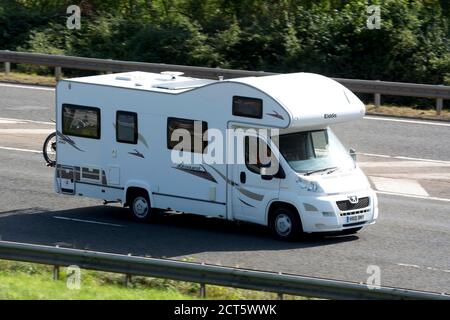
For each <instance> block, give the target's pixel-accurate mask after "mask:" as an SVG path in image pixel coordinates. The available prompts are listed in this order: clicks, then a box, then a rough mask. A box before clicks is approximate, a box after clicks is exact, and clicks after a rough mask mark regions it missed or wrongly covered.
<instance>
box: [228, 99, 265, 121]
mask: <svg viewBox="0 0 450 320" xmlns="http://www.w3.org/2000/svg"><path fill="white" fill-rule="evenodd" d="M262 105H263V103H262V100H261V99H256V98H246V97H237V96H234V97H233V115H234V116H239V117H247V118H256V119H262V116H263V110H262V109H263V107H262Z"/></svg>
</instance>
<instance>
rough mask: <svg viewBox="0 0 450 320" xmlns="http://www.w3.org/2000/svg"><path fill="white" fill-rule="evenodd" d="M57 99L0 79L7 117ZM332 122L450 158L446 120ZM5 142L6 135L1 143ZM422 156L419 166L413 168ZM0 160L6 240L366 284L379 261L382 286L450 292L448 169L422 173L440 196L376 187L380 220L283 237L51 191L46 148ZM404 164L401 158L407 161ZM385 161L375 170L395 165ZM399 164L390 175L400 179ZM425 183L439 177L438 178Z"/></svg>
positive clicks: (39, 115)
mask: <svg viewBox="0 0 450 320" xmlns="http://www.w3.org/2000/svg"><path fill="white" fill-rule="evenodd" d="M4 97H5V98H4ZM53 101H54V92H52V91H42V90H30V89H20V88H11V87H2V86H1V85H0V118H20V119H28V120H37V121H48V120H49V119H51V118H53V103H54V102H53ZM335 131H336V133H337V135H338V136H339V137H340V138H341V139H342V140H343V141H344V143H346V144H347V145H348V146H353V147H355V148H356V149H357V150H358V151H359V152H362V153H373V154H377V155H390V156H393V157H395V156H406V157H412V158H425V159H434V160H442V161H449V160H450V147H449V144H448V141H450V127H449V126H442V125H434V124H432V123H430V124H422V123H410V122H397V121H395V122H393V121H384V120H371V119H367V120H361V121H358V122H354V123H351V124H345V125H339V126H336V128H335ZM355 132H357V134H354V133H355ZM43 136H45V135H43ZM24 139H25V138H24ZM38 140H39V139H38ZM27 141H28V140H27ZM27 141H24V142H23V144H24V146H26V144H27V143H29V144H30V146H28V147H29V148H32V149H39V148H40V146H39V145H37V143H38V142H35V141H31V142H27ZM7 142H8V141H6V140H2V138H1V137H0V146H1V145H2V144H3V143H7ZM394 160H395V161H400V160H399V159H394V158H392V159H390V160H389V161H391V162H389V163H387V162H386V164H385V166H390V167H393V165H392V161H394ZM361 161H363V162H365V163H366V164H367V165H370V166H369V167H367V168H368V170H375V169H376V168H378V167H377V165H378V164H379V163H378V162H380V161H385V159H384V158H377V157H375V158H371V157H370V156H369V157H364V156H361ZM416 162H417V163H419V164H421V165H419V166H417V167H416V166H415V165H416ZM0 163H1V166H0V192H1V195H0V236H1V238H2V239H3V240H9V241H18V242H28V243H37V244H50V245H55V244H59V245H61V246H68V247H75V248H87V249H91V250H99V251H106V252H115V253H124V254H128V253H132V254H136V255H146V256H154V257H167V258H173V259H183V258H187V257H189V258H191V259H194V260H196V261H204V262H208V263H213V264H221V265H228V266H239V267H246V268H251V269H263V270H272V271H277V272H280V271H281V272H287V273H294V274H300V275H308V276H316V277H321V278H331V279H340V280H349V281H356V282H363V283H364V282H366V280H367V278H368V276H369V274H367V272H366V271H367V268H368V266H369V265H377V266H379V267H380V269H381V284H382V285H384V286H394V287H403V288H412V289H422V290H431V291H437V292H450V246H449V244H450V202H448V201H444V200H445V199H448V198H450V196H448V189H450V184H449V182H448V180H447V179H446V178H441V179H440V180H438V179H437V180H436V181H439V183H440V188H439V190H434V189H433V188H432V187H431V186H430V187H428V185H427V184H426V182H427V181H422V180H417V181H418V183H420V185H422V186H423V187H424V188H425V189H426V190H427V191H428V193H429V194H430V196H436V197H440V198H441V199H442V200H435V199H432V198H428V197H414V196H399V195H388V194H379V202H380V218H379V220H378V222H377V224H376V225H374V226H371V227H369V228H367V229H366V230H363V231H362V232H361V233H359V234H357V235H356V236H349V237H334V238H312V239H309V240H306V241H302V242H298V243H283V242H278V241H275V240H272V239H271V238H270V237H269V236H268V232H267V230H266V229H265V228H262V227H259V226H253V225H246V224H244V225H240V226H238V225H236V224H233V223H228V222H224V221H219V220H215V219H206V218H202V217H195V216H192V215H175V214H172V215H167V216H164V217H162V218H161V219H159V221H157V223H155V224H151V225H144V224H139V223H136V222H134V221H133V220H131V219H130V217H129V215H128V210H126V209H123V208H120V207H116V206H101V205H99V202H98V201H95V200H89V199H84V198H73V197H68V196H60V195H56V194H54V193H53V187H52V175H53V170H52V169H50V168H47V167H45V165H44V164H43V160H42V156H41V155H40V154H35V153H32V152H23V151H12V150H5V149H0ZM409 163H410V164H411V165H410V166H407V167H406V168H401V169H403V171H402V172H406V173H409V172H412V171H414V174H416V175H417V176H418V173H420V172H423V171H424V169H423V168H424V167H423V166H422V165H423V163H424V162H418V161H411V162H409ZM374 164H375V166H374ZM397 164H399V165H401V166H403V162H402V161H400V162H398V163H397ZM381 165H383V164H381ZM405 165H407V164H405ZM380 168H381V169H380V171H379V172H375V173H374V175H377V176H381V175H382V174H385V173H386V172H387V170H388V169H386V168H385V167H383V166H381V167H380ZM438 169H439V170H440V171H437V172H438V173H437V174H436V175H437V176H439V175H442V176H445V175H446V174H447V175H448V173H449V167H448V166H445V165H444V166H443V167H439V168H438ZM390 170H391V169H390ZM427 170H431V169H430V168H427ZM433 170H437V169H436V168H433ZM385 171H386V172H385ZM371 172H372V171H371ZM402 172H400V171H395V172H393V173H392V172H391V171H389V174H391V177H393V178H394V179H395V181H398V180H399V179H400V178H398V177H399V175H400V174H402ZM371 175H372V173H371ZM437 178H439V177H437ZM417 179H419V178H417ZM400 180H401V179H400ZM428 183H430V184H431V183H433V185H434V180H433V181H431V180H430V181H428ZM434 193H436V194H434ZM80 220H81V221H80Z"/></svg>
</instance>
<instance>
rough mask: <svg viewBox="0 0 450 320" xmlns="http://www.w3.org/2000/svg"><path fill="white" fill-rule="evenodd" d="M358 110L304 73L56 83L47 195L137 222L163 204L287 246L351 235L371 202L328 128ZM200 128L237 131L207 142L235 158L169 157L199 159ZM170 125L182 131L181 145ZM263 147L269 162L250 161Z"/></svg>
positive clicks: (334, 87)
mask: <svg viewBox="0 0 450 320" xmlns="http://www.w3.org/2000/svg"><path fill="white" fill-rule="evenodd" d="M364 114H365V107H364V104H363V103H362V102H361V101H360V100H359V99H358V98H357V97H356V96H355V95H354V94H353V93H352V92H350V91H349V90H348V89H347V88H345V87H344V86H342V85H341V84H339V83H337V82H335V81H334V80H332V79H329V78H327V77H324V76H320V75H316V74H309V73H294V74H284V75H275V76H266V77H249V78H239V79H231V80H217V81H214V80H206V79H195V78H189V77H184V76H182V74H180V73H168V72H165V73H162V74H154V73H144V72H130V73H120V74H109V75H99V76H91V77H81V78H75V79H67V80H62V81H60V82H59V83H58V85H57V88H56V119H57V121H56V128H57V137H56V139H57V147H56V149H57V153H56V166H55V168H56V170H55V178H54V186H55V191H56V192H58V193H62V194H67V195H74V196H84V197H90V198H96V199H100V200H104V201H106V202H118V203H122V204H123V205H124V206H129V207H130V211H131V212H132V214H133V215H134V217H135V218H136V219H137V220H140V221H146V220H150V219H152V218H153V217H154V216H155V215H156V214H157V212H158V210H157V209H171V210H175V211H180V212H186V213H194V214H199V215H204V216H209V217H217V218H220V219H227V220H235V221H246V222H252V223H256V224H261V225H265V226H268V227H269V228H270V229H271V230H272V231H273V234H274V236H275V237H277V238H279V239H285V240H292V239H295V238H297V237H298V236H299V235H301V234H303V233H314V232H320V233H324V232H333V233H336V232H341V233H345V234H351V233H355V232H357V231H358V230H360V229H361V228H363V227H366V226H368V225H371V224H373V223H375V221H376V219H377V216H378V204H377V198H376V194H375V192H374V191H373V190H372V189H371V187H370V184H369V182H368V180H367V178H366V177H365V175H364V174H363V172H362V171H361V170H360V168H359V167H358V165H357V163H356V159H355V156H354V152H353V153H352V152H349V151H348V150H346V149H345V148H344V147H343V145H342V144H341V143H340V142H339V140H338V138H337V137H336V136H335V135H334V134H333V132H332V131H331V130H330V128H329V125H331V124H335V123H340V122H346V121H353V120H357V119H361V118H362V117H363V116H364ZM208 128H214V130H216V132H217V131H219V132H222V133H223V136H224V137H225V136H227V132H229V131H232V132H233V131H237V130H239V131H240V132H243V134H236V135H233V138H232V139H233V141H232V142H233V143H232V146H233V147H232V148H231V149H230V148H228V147H227V146H229V145H230V144H229V143H230V141H227V143H225V144H222V145H221V146H220V147H217V145H216V146H215V148H216V149H217V150H216V151H220V152H222V154H223V155H224V156H225V158H226V157H227V156H228V153H230V152H233V153H234V154H242V155H243V161H237V162H232V163H227V162H225V163H209V162H202V160H200V161H199V162H195V163H186V162H179V163H177V162H174V161H173V154H174V152H175V151H176V152H177V153H178V154H180V155H181V156H182V157H184V156H187V157H188V158H190V157H193V158H195V157H197V158H200V159H204V158H203V157H202V155H204V154H205V153H206V152H207V150H208V148H211V145H209V143H210V142H211V141H210V140H211V139H208V132H209V130H208ZM176 130H184V131H185V132H188V133H190V135H189V142H190V143H189V144H188V145H187V147H184V148H183V149H182V150H178V149H177V145H178V143H179V142H180V141H177V140H176V139H175V140H174V139H173V136H174V132H176ZM199 130H200V134H199V133H198V131H199ZM261 130H276V132H277V136H276V138H274V137H273V136H271V135H262V134H260V133H259V132H261ZM251 145H257V146H258V147H256V148H253V147H250V146H251ZM262 147H264V149H266V150H268V154H269V155H270V161H269V162H267V161H262V159H260V157H259V155H258V154H259V150H258V149H259V148H262ZM255 153H258V154H255ZM269 167H270V168H276V170H269Z"/></svg>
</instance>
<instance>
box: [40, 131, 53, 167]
mask: <svg viewBox="0 0 450 320" xmlns="http://www.w3.org/2000/svg"><path fill="white" fill-rule="evenodd" d="M42 153H43V155H44V159H45V161H46V162H47V166H49V167H54V166H55V165H56V132H53V133H51V134H50V135H49V136H48V137H47V139H45V142H44V146H43V148H42Z"/></svg>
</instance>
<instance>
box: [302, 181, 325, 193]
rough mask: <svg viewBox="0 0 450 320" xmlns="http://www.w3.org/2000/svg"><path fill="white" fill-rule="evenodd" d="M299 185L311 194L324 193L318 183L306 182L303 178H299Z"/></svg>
mask: <svg viewBox="0 0 450 320" xmlns="http://www.w3.org/2000/svg"><path fill="white" fill-rule="evenodd" d="M297 184H298V185H299V186H300V188H301V189H303V190H306V191H309V192H322V188H321V187H320V186H319V184H318V183H317V182H314V181H308V180H304V179H302V178H297Z"/></svg>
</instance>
